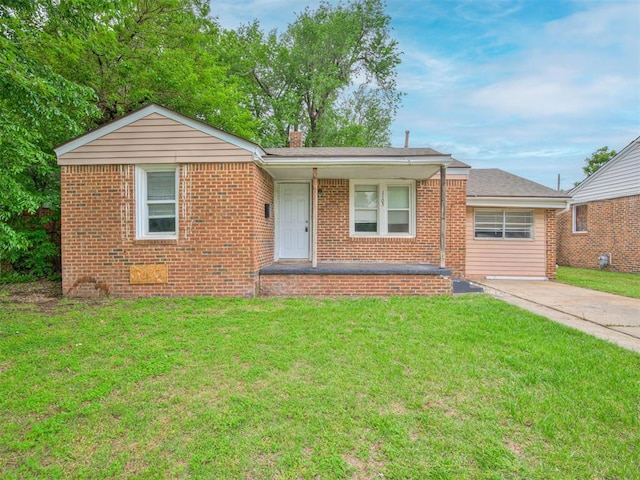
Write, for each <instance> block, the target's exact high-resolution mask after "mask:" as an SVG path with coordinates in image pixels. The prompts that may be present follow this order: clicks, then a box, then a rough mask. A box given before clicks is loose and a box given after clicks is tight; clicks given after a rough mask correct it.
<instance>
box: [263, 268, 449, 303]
mask: <svg viewBox="0 0 640 480" xmlns="http://www.w3.org/2000/svg"><path fill="white" fill-rule="evenodd" d="M451 293H452V281H451V271H450V270H448V269H445V268H440V267H437V266H435V265H431V264H427V263H382V262H379V263H363V262H357V263H342V262H322V263H318V265H317V266H315V267H314V266H312V264H311V262H296V263H291V262H276V263H273V264H271V265H269V266H267V267H264V268H262V269H261V270H260V272H259V294H260V295H261V296H278V295H309V296H323V297H324V296H327V297H331V296H353V297H360V296H390V295H449V294H451Z"/></svg>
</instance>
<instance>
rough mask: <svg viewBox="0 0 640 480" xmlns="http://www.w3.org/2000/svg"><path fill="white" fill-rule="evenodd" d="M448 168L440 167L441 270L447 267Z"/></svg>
mask: <svg viewBox="0 0 640 480" xmlns="http://www.w3.org/2000/svg"><path fill="white" fill-rule="evenodd" d="M446 182H447V167H445V166H444V165H440V268H443V269H444V268H445V265H446V252H445V247H446V239H447V238H446V235H445V231H446V228H447V189H446Z"/></svg>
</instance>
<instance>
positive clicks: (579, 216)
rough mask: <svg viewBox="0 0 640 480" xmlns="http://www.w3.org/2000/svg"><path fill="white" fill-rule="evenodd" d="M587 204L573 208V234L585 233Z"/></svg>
mask: <svg viewBox="0 0 640 480" xmlns="http://www.w3.org/2000/svg"><path fill="white" fill-rule="evenodd" d="M587 209H588V206H587V204H585V203H583V204H582V205H574V206H573V233H586V232H587Z"/></svg>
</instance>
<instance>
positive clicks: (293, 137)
mask: <svg viewBox="0 0 640 480" xmlns="http://www.w3.org/2000/svg"><path fill="white" fill-rule="evenodd" d="M289 148H302V132H300V131H298V130H293V131H290V132H289Z"/></svg>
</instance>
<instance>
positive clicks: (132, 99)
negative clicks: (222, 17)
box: [36, 0, 257, 139]
mask: <svg viewBox="0 0 640 480" xmlns="http://www.w3.org/2000/svg"><path fill="white" fill-rule="evenodd" d="M87 1H88V2H90V3H91V8H90V9H89V10H88V11H85V10H80V11H78V9H75V10H76V11H75V12H72V11H71V10H73V9H70V8H69V6H68V4H67V2H64V1H62V2H60V5H59V7H57V8H54V9H52V13H51V14H50V15H49V17H50V21H49V29H50V31H51V36H52V37H54V38H55V39H56V40H57V41H56V42H55V45H53V48H51V47H52V45H42V48H41V49H40V50H39V51H38V52H36V54H37V56H38V57H39V58H41V59H42V60H43V61H44V63H48V64H51V65H54V68H55V69H56V71H57V72H59V73H60V74H61V75H63V76H64V77H65V78H68V79H71V80H73V81H75V82H77V83H80V84H82V85H85V86H88V87H90V88H92V89H93V90H94V91H95V92H96V95H97V97H98V100H97V106H98V107H99V108H100V111H101V117H100V119H99V121H98V123H104V122H107V121H110V120H112V119H114V118H117V117H119V116H121V115H123V114H126V113H129V112H130V111H132V110H135V109H137V108H139V107H141V106H143V105H145V104H147V103H149V102H157V103H160V104H162V105H165V106H167V107H169V108H173V109H175V110H178V111H180V112H181V113H184V114H185V115H189V116H193V117H197V118H199V119H201V120H203V121H205V122H208V123H210V124H212V125H216V126H217V127H220V128H223V129H225V130H229V131H231V132H232V133H236V134H238V135H242V136H246V137H248V138H252V139H256V138H255V137H256V132H257V130H256V125H257V122H256V121H255V120H254V118H253V117H252V115H251V112H250V111H249V110H248V109H247V108H246V107H245V104H246V101H245V100H244V95H243V94H242V92H241V90H240V88H239V87H238V85H237V84H238V80H237V79H236V78H235V77H234V76H232V75H229V66H228V65H227V64H226V63H225V62H224V60H223V59H222V57H221V55H220V53H219V49H220V47H219V44H220V38H221V30H220V28H219V26H218V25H217V24H216V23H215V21H214V20H213V19H211V18H210V16H209V13H210V10H209V2H208V1H207V0H113V1H112V2H103V1H101V0H87ZM72 3H73V2H72ZM82 3H83V4H86V2H82ZM70 15H72V16H74V17H77V16H83V15H89V16H90V18H91V19H92V20H93V23H92V28H82V29H80V30H77V29H75V25H74V24H73V23H71V24H70Z"/></svg>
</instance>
